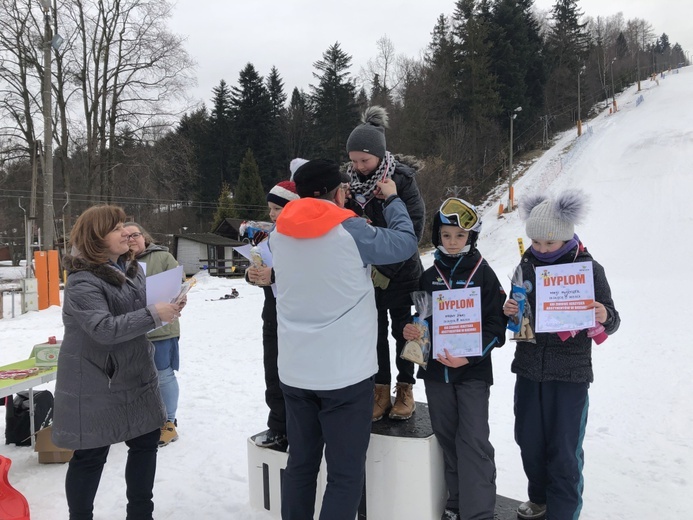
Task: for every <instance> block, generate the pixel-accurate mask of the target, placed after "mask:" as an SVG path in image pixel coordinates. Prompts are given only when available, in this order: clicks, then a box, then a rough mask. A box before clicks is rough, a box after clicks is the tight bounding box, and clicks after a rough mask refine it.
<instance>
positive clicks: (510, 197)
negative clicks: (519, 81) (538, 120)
mask: <svg viewBox="0 0 693 520" xmlns="http://www.w3.org/2000/svg"><path fill="white" fill-rule="evenodd" d="M521 110H522V107H517V108H515V109H514V110H513V111H512V112H510V154H509V156H508V211H512V210H513V209H514V208H513V205H514V202H513V200H514V199H515V196H514V195H515V194H514V193H513V121H514V120H515V118H516V117H517V113H518V112H520V111H521Z"/></svg>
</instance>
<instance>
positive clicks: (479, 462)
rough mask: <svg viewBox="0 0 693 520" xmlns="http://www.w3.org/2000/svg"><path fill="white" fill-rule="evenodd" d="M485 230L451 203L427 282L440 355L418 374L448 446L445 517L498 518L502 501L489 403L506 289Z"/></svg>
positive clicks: (411, 336)
mask: <svg viewBox="0 0 693 520" xmlns="http://www.w3.org/2000/svg"><path fill="white" fill-rule="evenodd" d="M480 231H481V219H480V218H479V214H478V213H477V211H476V208H475V207H474V206H472V205H471V204H469V203H468V202H467V201H465V200H462V199H458V198H450V199H447V200H446V201H445V202H443V204H442V205H441V207H440V210H439V211H438V212H437V213H436V214H435V215H434V216H433V233H432V241H433V245H434V246H436V251H435V259H434V261H433V266H432V267H429V268H428V269H427V270H426V271H425V272H424V273H423V276H422V277H421V280H420V288H421V290H423V291H426V292H427V293H428V294H429V295H432V304H433V308H432V316H419V318H421V319H424V318H425V319H426V321H427V323H428V330H429V331H431V332H432V333H433V334H432V335H433V338H432V340H433V342H432V344H433V352H432V355H431V358H430V360H429V361H428V364H427V367H426V369H425V370H424V369H419V373H418V377H419V378H420V379H423V380H424V385H425V387H426V397H427V400H428V407H429V411H430V414H431V426H432V427H433V432H434V433H435V436H436V439H438V442H439V443H440V445H441V447H442V448H443V459H444V461H445V484H446V487H447V491H448V496H447V501H446V503H445V511H444V512H443V515H442V517H441V518H442V520H460V519H464V520H467V519H471V518H474V519H480V520H481V519H483V520H487V519H488V520H492V519H493V518H494V516H493V511H494V509H495V505H496V465H495V462H494V449H493V446H492V445H491V442H490V440H489V434H490V431H489V424H488V408H489V398H490V388H491V385H492V384H493V367H492V365H491V352H492V351H493V349H494V348H495V347H500V346H502V345H503V344H504V343H505V323H506V318H505V316H504V315H503V302H504V301H505V291H503V287H502V286H501V284H500V282H499V281H498V278H497V277H496V274H495V273H494V272H493V269H491V266H490V265H489V264H488V263H487V262H486V260H484V259H483V257H482V256H481V253H480V252H479V251H478V250H477V248H476V242H477V238H478V237H479V232H480ZM434 327H435V329H434ZM422 333H423V330H422V328H420V327H419V326H417V325H414V324H411V323H410V324H407V325H406V326H405V327H404V332H403V334H404V338H405V339H407V340H410V341H412V340H420V339H421V338H422Z"/></svg>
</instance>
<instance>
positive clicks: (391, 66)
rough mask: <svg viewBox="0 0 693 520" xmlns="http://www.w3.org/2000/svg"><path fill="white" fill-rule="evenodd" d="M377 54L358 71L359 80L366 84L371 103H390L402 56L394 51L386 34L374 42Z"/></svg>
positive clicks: (397, 83) (396, 86)
mask: <svg viewBox="0 0 693 520" xmlns="http://www.w3.org/2000/svg"><path fill="white" fill-rule="evenodd" d="M375 47H376V50H377V54H376V56H375V58H372V59H369V60H368V63H367V65H366V66H365V67H362V68H361V71H360V73H359V76H360V80H361V82H362V83H363V85H364V86H367V87H368V88H369V90H370V93H371V99H370V102H371V103H377V104H381V105H383V106H387V105H390V104H391V103H392V101H393V99H392V97H393V94H394V93H396V91H397V88H398V85H399V81H398V80H399V69H400V67H401V64H402V60H403V59H404V58H403V57H398V56H397V55H396V53H395V46H394V44H393V43H392V40H390V38H388V36H387V35H385V36H382V37H381V38H379V39H378V41H376V42H375Z"/></svg>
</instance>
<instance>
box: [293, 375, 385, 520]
mask: <svg viewBox="0 0 693 520" xmlns="http://www.w3.org/2000/svg"><path fill="white" fill-rule="evenodd" d="M282 388H283V389H284V396H285V398H286V418H287V433H288V436H289V446H290V447H291V448H290V450H289V460H288V462H287V465H286V470H284V478H283V480H282V519H283V520H307V519H312V518H313V517H314V512H315V494H316V491H317V478H318V473H319V471H320V463H321V461H322V455H323V447H324V448H325V461H326V463H327V488H326V489H325V494H324V495H323V497H322V506H321V510H320V520H353V519H354V518H355V517H356V512H357V510H358V507H359V503H360V501H361V495H362V493H363V483H364V479H365V473H366V452H367V450H368V443H369V441H370V438H371V422H372V421H371V417H372V415H373V378H372V377H371V378H368V379H366V380H364V381H361V382H359V383H356V384H354V385H351V386H347V387H346V388H339V389H336V390H303V389H300V388H294V387H291V386H286V385H284V384H282Z"/></svg>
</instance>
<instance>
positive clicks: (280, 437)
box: [255, 430, 289, 451]
mask: <svg viewBox="0 0 693 520" xmlns="http://www.w3.org/2000/svg"><path fill="white" fill-rule="evenodd" d="M288 445H289V441H288V439H287V438H286V434H285V433H280V432H278V431H275V430H267V431H266V432H263V433H261V434H260V435H258V436H257V437H255V446H259V447H260V448H273V449H275V450H278V451H286V448H287V447H288Z"/></svg>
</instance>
